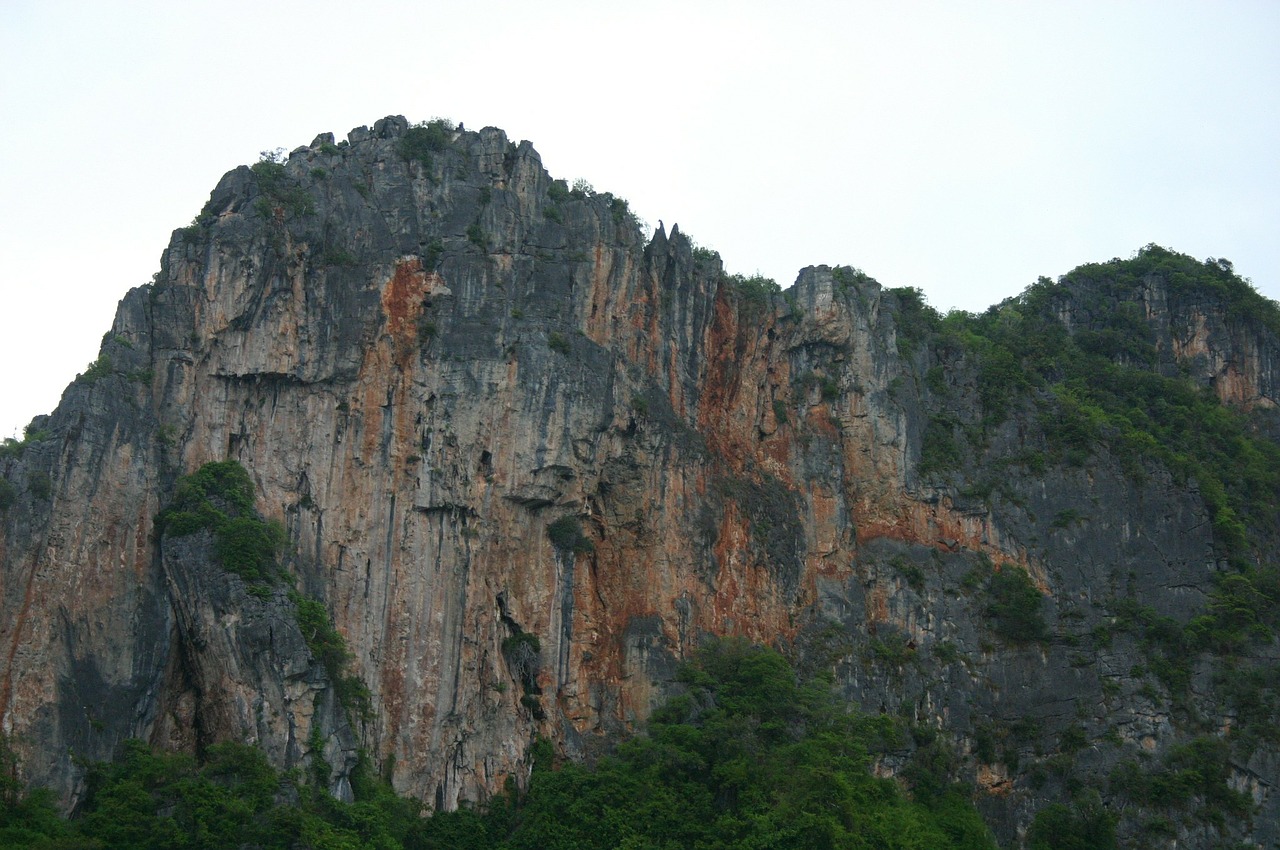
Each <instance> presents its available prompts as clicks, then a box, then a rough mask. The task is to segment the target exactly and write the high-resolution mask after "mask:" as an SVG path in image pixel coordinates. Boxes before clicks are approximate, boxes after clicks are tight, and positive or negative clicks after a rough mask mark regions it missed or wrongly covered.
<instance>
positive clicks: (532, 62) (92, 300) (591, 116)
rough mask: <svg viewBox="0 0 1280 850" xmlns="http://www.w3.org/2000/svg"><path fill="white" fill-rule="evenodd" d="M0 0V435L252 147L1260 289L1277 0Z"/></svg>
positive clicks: (1010, 265) (724, 244)
mask: <svg viewBox="0 0 1280 850" xmlns="http://www.w3.org/2000/svg"><path fill="white" fill-rule="evenodd" d="M785 6H789V7H793V8H787V9H786V11H783V9H784V4H783V3H781V2H769V3H764V2H757V3H753V2H741V0H739V2H725V3H714V2H703V3H699V2H693V0H685V2H676V3H667V2H645V3H629V4H625V5H624V4H620V3H616V4H615V3H610V4H605V3H599V2H548V0H542V2H529V0H523V2H515V3H508V2H484V0H469V1H468V2H435V3H432V2H423V0H416V2H404V3H396V2H370V0H365V2H362V3H354V2H350V0H343V2H340V3H330V2H321V0H308V2H298V3H264V2H251V3H250V2H228V0H221V2H216V3H195V2H173V0H165V2H154V3H143V2H115V3H103V2H88V0H86V2H55V1H54V0H39V2H28V0H3V2H0V130H2V131H3V132H2V135H0V363H2V364H3V366H0V437H4V436H11V435H18V434H20V432H21V428H22V426H23V425H25V424H26V423H27V422H28V421H29V420H30V418H31V417H32V416H33V415H35V414H38V413H46V412H49V411H50V410H52V408H53V407H54V406H55V405H56V404H57V400H58V398H59V396H60V394H61V392H62V389H63V388H64V387H65V386H66V384H67V383H68V382H70V381H71V380H72V379H73V378H74V377H75V375H76V373H77V372H80V371H83V369H84V368H85V366H86V365H87V364H88V363H89V362H90V361H91V360H92V359H93V358H94V357H95V356H96V354H97V349H98V344H99V342H100V339H101V337H102V334H103V333H104V332H105V331H106V330H107V329H108V328H109V327H110V324H111V319H112V316H113V314H114V310H115V305H116V302H117V301H118V300H119V299H120V298H121V297H122V296H123V295H124V294H125V292H126V291H127V290H128V289H129V288H130V287H133V286H137V285H139V284H142V283H146V282H147V281H148V280H149V279H150V277H151V275H152V273H153V272H155V271H156V270H157V269H158V268H159V258H160V252H161V251H162V250H163V249H164V247H165V245H166V244H167V243H168V240H169V234H170V232H171V231H172V230H173V229H174V228H177V227H181V226H183V225H185V224H187V223H189V222H190V221H191V218H192V216H194V215H195V214H196V213H197V212H198V211H199V210H200V207H201V206H202V205H203V203H204V201H205V199H206V198H207V197H208V194H209V191H210V190H211V189H212V188H213V186H214V184H215V183H216V182H217V181H218V178H219V177H220V176H221V175H222V174H223V173H224V172H225V171H228V170H230V169H231V168H234V167H235V166H236V165H238V164H244V163H251V162H253V161H255V160H256V159H257V158H258V153H259V152H260V151H262V150H267V149H273V148H277V147H283V148H286V149H291V148H294V147H297V146H298V145H303V144H307V143H309V142H310V141H311V139H312V138H313V137H314V136H315V135H316V134H317V133H320V132H325V131H332V132H333V133H334V134H335V135H337V136H338V137H339V138H342V137H343V136H345V134H346V133H347V131H348V130H350V129H351V128H352V127H356V126H359V125H362V124H368V125H372V124H373V122H374V121H376V120H377V119H378V118H381V117H383V116H385V115H389V114H400V115H404V116H406V117H408V118H409V119H410V120H411V121H421V120H425V119H428V118H431V117H433V116H444V117H449V118H452V119H453V120H455V121H462V122H465V124H466V125H467V127H469V128H476V129H478V128H480V127H482V126H485V125H494V126H498V127H501V128H503V129H504V130H506V131H507V133H508V135H509V136H510V137H511V138H512V139H513V140H519V139H529V140H530V141H532V142H533V144H534V146H535V147H536V148H537V149H538V151H539V153H540V154H541V155H542V160H543V163H544V165H545V166H546V167H547V169H548V170H549V171H550V172H551V173H552V174H553V175H554V176H557V177H564V178H567V179H569V180H570V181H572V180H573V179H574V178H577V177H583V178H585V179H587V180H589V181H590V182H591V183H593V184H594V185H595V187H596V189H598V190H601V191H611V192H613V193H614V194H617V195H620V196H622V197H625V198H627V199H629V200H630V202H631V205H632V208H633V209H634V210H635V211H636V212H637V213H638V214H639V215H640V216H641V217H643V218H645V219H646V220H648V221H649V222H650V223H652V224H656V223H657V221H658V220H659V219H662V220H663V221H664V222H665V223H666V226H667V228H668V229H670V227H671V225H672V224H675V223H679V225H680V228H681V230H683V231H685V232H686V233H688V234H689V235H691V236H692V237H693V238H694V239H695V240H696V241H697V242H698V243H699V244H702V245H705V246H707V247H710V248H714V249H716V250H718V251H719V252H720V253H721V255H722V257H723V258H724V261H725V264H726V266H727V267H728V268H729V270H730V271H737V272H744V273H747V274H750V273H754V272H757V271H758V272H760V273H762V274H765V275H768V276H770V277H773V278H775V279H777V280H778V282H779V283H781V284H783V286H787V285H789V284H790V283H791V282H792V281H793V280H794V279H795V276H796V273H797V271H798V270H799V269H800V268H802V267H803V266H806V265H813V264H819V263H827V264H832V265H835V264H849V265H853V266H857V267H859V268H861V269H863V270H864V271H866V272H867V273H868V274H870V275H872V276H874V277H876V278H877V279H878V280H880V281H881V282H882V283H883V284H885V285H886V286H918V287H920V288H922V289H923V290H924V291H925V292H926V294H927V296H928V298H929V301H930V303H932V304H933V305H934V306H935V307H938V308H939V309H943V310H946V309H949V308H961V309H967V310H981V309H984V308H985V307H987V306H989V305H990V304H993V303H995V302H998V301H1000V300H1001V299H1003V298H1006V297H1008V296H1011V295H1015V294H1017V293H1018V292H1020V291H1021V290H1022V289H1023V288H1024V287H1025V286H1026V285H1028V284H1030V283H1031V282H1033V281H1034V280H1035V279H1036V277H1037V276H1039V275H1049V276H1052V277H1056V276H1057V275H1060V274H1062V273H1064V272H1066V271H1069V270H1070V269H1071V268H1072V267H1074V266H1076V265H1079V264H1081V263H1084V262H1091V261H1098V260H1106V259H1110V258H1111V257H1115V256H1121V257H1128V256H1130V255H1131V254H1132V253H1133V252H1134V250H1136V249H1137V248H1139V247H1140V246H1142V245H1145V244H1146V243H1148V242H1156V243H1159V244H1162V245H1165V246H1166V247H1170V248H1173V249H1175V250H1178V251H1182V252H1184V253H1187V254H1191V255H1193V256H1196V257H1199V258H1201V259H1203V258H1205V257H1207V256H1217V257H1227V258H1229V259H1231V260H1232V261H1234V263H1235V266H1236V270H1237V271H1238V272H1239V273H1240V274H1242V275H1245V276H1246V277H1250V278H1252V280H1253V282H1254V284H1255V285H1256V286H1257V287H1258V289H1259V290H1261V291H1262V292H1263V293H1264V294H1266V295H1268V296H1269V297H1271V298H1280V238H1278V236H1280V228H1278V226H1277V225H1278V224H1280V155H1278V152H1280V47H1278V46H1277V45H1280V3H1277V2H1273V0H1266V2H1230V0H1216V1H1215V2H1202V3H1179V2H1171V0H1160V2H1150V3H1145V2H1143V3H1139V2H1119V0H1107V1H1106V2H1084V0H1072V2H1046V0H1040V2H1022V3H1006V2H974V0H966V1H965V2H958V0H957V2H945V3H923V2H915V3H912V2H892V3H891V2H887V0H886V2H875V3H869V2H868V3H856V2H848V0H846V2H839V3H835V2H833V3H819V2H812V3H805V2H803V0H793V2H792V3H789V4H785Z"/></svg>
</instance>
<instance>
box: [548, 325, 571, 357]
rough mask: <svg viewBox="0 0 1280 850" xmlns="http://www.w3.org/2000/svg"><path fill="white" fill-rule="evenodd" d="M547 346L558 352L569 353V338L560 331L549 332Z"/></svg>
mask: <svg viewBox="0 0 1280 850" xmlns="http://www.w3.org/2000/svg"><path fill="white" fill-rule="evenodd" d="M547 348H550V349H551V350H552V351H554V352H556V353H557V354H568V353H569V351H570V348H569V340H568V339H567V338H566V337H565V335H564V334H562V333H560V332H559V331H552V332H551V333H549V334H547Z"/></svg>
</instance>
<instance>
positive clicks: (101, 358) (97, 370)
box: [76, 354, 111, 384]
mask: <svg viewBox="0 0 1280 850" xmlns="http://www.w3.org/2000/svg"><path fill="white" fill-rule="evenodd" d="M110 374H111V357H110V355H107V354H99V355H98V359H97V360H95V361H93V362H92V363H90V364H89V365H88V366H87V367H85V370H84V371H83V372H81V373H80V374H79V375H77V376H76V380H77V381H79V382H81V383H85V384H92V383H95V382H97V381H98V380H100V379H102V378H105V377H107V376H108V375H110Z"/></svg>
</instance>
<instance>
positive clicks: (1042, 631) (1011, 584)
mask: <svg viewBox="0 0 1280 850" xmlns="http://www.w3.org/2000/svg"><path fill="white" fill-rule="evenodd" d="M987 593H988V595H989V599H990V601H989V602H988V604H987V608H986V613H987V615H988V616H989V617H991V618H992V619H993V620H994V623H993V625H992V627H993V628H994V629H995V632H996V634H998V635H1000V636H1001V637H1002V638H1004V639H1005V640H1007V641H1009V642H1011V643H1019V644H1021V643H1031V642H1033V641H1044V640H1047V639H1048V637H1049V629H1048V627H1047V626H1045V622H1044V617H1043V616H1041V614H1040V607H1041V605H1042V604H1043V602H1044V597H1043V596H1041V594H1040V591H1039V590H1038V589H1037V588H1036V586H1035V585H1034V584H1032V583H1031V577H1030V576H1029V575H1027V571H1026V570H1024V569H1022V568H1021V567H1015V566H1013V565H1011V564H1006V565H1004V566H1003V567H1002V568H1001V569H1000V570H998V571H997V572H995V573H994V574H993V575H992V576H991V580H990V582H989V583H988V584H987Z"/></svg>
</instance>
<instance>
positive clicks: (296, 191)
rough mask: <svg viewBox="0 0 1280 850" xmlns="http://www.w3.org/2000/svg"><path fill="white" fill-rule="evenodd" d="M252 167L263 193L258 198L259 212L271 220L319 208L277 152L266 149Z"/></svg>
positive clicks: (250, 167) (302, 213)
mask: <svg viewBox="0 0 1280 850" xmlns="http://www.w3.org/2000/svg"><path fill="white" fill-rule="evenodd" d="M249 170H250V171H252V172H253V176H254V180H255V181H256V182H257V184H258V191H259V192H261V193H262V194H261V195H260V196H259V197H258V199H257V201H255V202H254V209H255V210H256V211H257V213H258V215H260V216H262V217H263V218H265V219H268V220H282V219H283V218H284V217H285V216H302V215H310V214H311V213H313V212H315V200H314V199H313V198H312V197H311V193H310V192H308V191H307V190H306V188H304V187H303V186H301V185H299V184H298V183H297V182H296V181H295V180H293V178H291V177H290V176H289V173H288V171H287V170H286V169H285V167H284V164H283V163H281V162H277V161H276V155H274V154H270V153H263V155H262V159H259V160H258V161H257V162H255V163H254V164H253V165H251V166H249Z"/></svg>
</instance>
